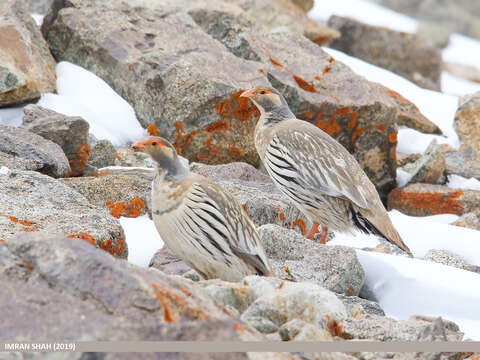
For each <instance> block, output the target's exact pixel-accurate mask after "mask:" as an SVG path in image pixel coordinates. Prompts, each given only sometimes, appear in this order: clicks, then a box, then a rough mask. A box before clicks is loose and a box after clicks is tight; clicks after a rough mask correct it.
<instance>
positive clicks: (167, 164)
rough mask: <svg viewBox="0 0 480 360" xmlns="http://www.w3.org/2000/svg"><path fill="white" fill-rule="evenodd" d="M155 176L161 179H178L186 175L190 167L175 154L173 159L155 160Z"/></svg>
mask: <svg viewBox="0 0 480 360" xmlns="http://www.w3.org/2000/svg"><path fill="white" fill-rule="evenodd" d="M155 167H156V170H157V176H158V177H159V178H160V179H161V180H167V181H179V180H182V179H184V178H186V177H187V176H188V174H189V173H190V169H189V168H188V166H186V165H184V164H183V163H182V161H180V158H179V157H178V156H176V157H175V158H174V159H168V160H166V159H164V160H163V161H161V162H155Z"/></svg>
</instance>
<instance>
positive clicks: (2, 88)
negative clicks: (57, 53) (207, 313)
mask: <svg viewBox="0 0 480 360" xmlns="http://www.w3.org/2000/svg"><path fill="white" fill-rule="evenodd" d="M0 15H1V17H2V22H1V23H0V34H1V36H0V107H2V106H7V105H15V104H20V103H24V102H26V101H29V100H32V99H36V98H39V97H40V94H41V93H46V92H55V89H56V75H55V60H54V59H53V57H52V55H51V54H50V51H49V49H48V45H47V43H46V42H45V40H44V39H43V37H42V34H41V32H40V29H39V28H38V26H37V25H36V24H35V21H34V20H33V18H32V17H31V16H30V12H29V10H28V9H27V7H26V6H25V3H24V2H23V1H17V0H4V1H2V3H1V4H0Z"/></svg>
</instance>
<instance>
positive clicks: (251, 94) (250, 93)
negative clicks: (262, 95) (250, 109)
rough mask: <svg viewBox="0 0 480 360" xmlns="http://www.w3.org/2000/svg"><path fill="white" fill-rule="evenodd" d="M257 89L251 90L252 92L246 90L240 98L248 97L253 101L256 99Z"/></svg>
mask: <svg viewBox="0 0 480 360" xmlns="http://www.w3.org/2000/svg"><path fill="white" fill-rule="evenodd" d="M255 94H256V93H255V89H250V90H245V91H244V92H243V93H241V94H240V97H246V98H248V99H251V98H253V97H255Z"/></svg>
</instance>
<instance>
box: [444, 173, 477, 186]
mask: <svg viewBox="0 0 480 360" xmlns="http://www.w3.org/2000/svg"><path fill="white" fill-rule="evenodd" d="M447 185H448V187H449V188H452V189H464V190H480V181H478V180H477V179H475V178H470V179H467V178H464V177H463V176H460V175H454V174H452V175H448V183H447Z"/></svg>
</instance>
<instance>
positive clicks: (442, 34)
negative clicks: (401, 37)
mask: <svg viewBox="0 0 480 360" xmlns="http://www.w3.org/2000/svg"><path fill="white" fill-rule="evenodd" d="M450 34H451V32H450V31H448V30H447V29H445V28H443V27H442V26H441V25H439V24H437V23H435V22H434V21H425V20H424V21H419V23H418V28H417V36H418V37H420V38H422V39H423V41H425V42H426V43H427V44H429V45H430V46H433V47H436V48H438V49H443V48H445V47H446V46H447V45H448V43H449V42H450Z"/></svg>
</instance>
